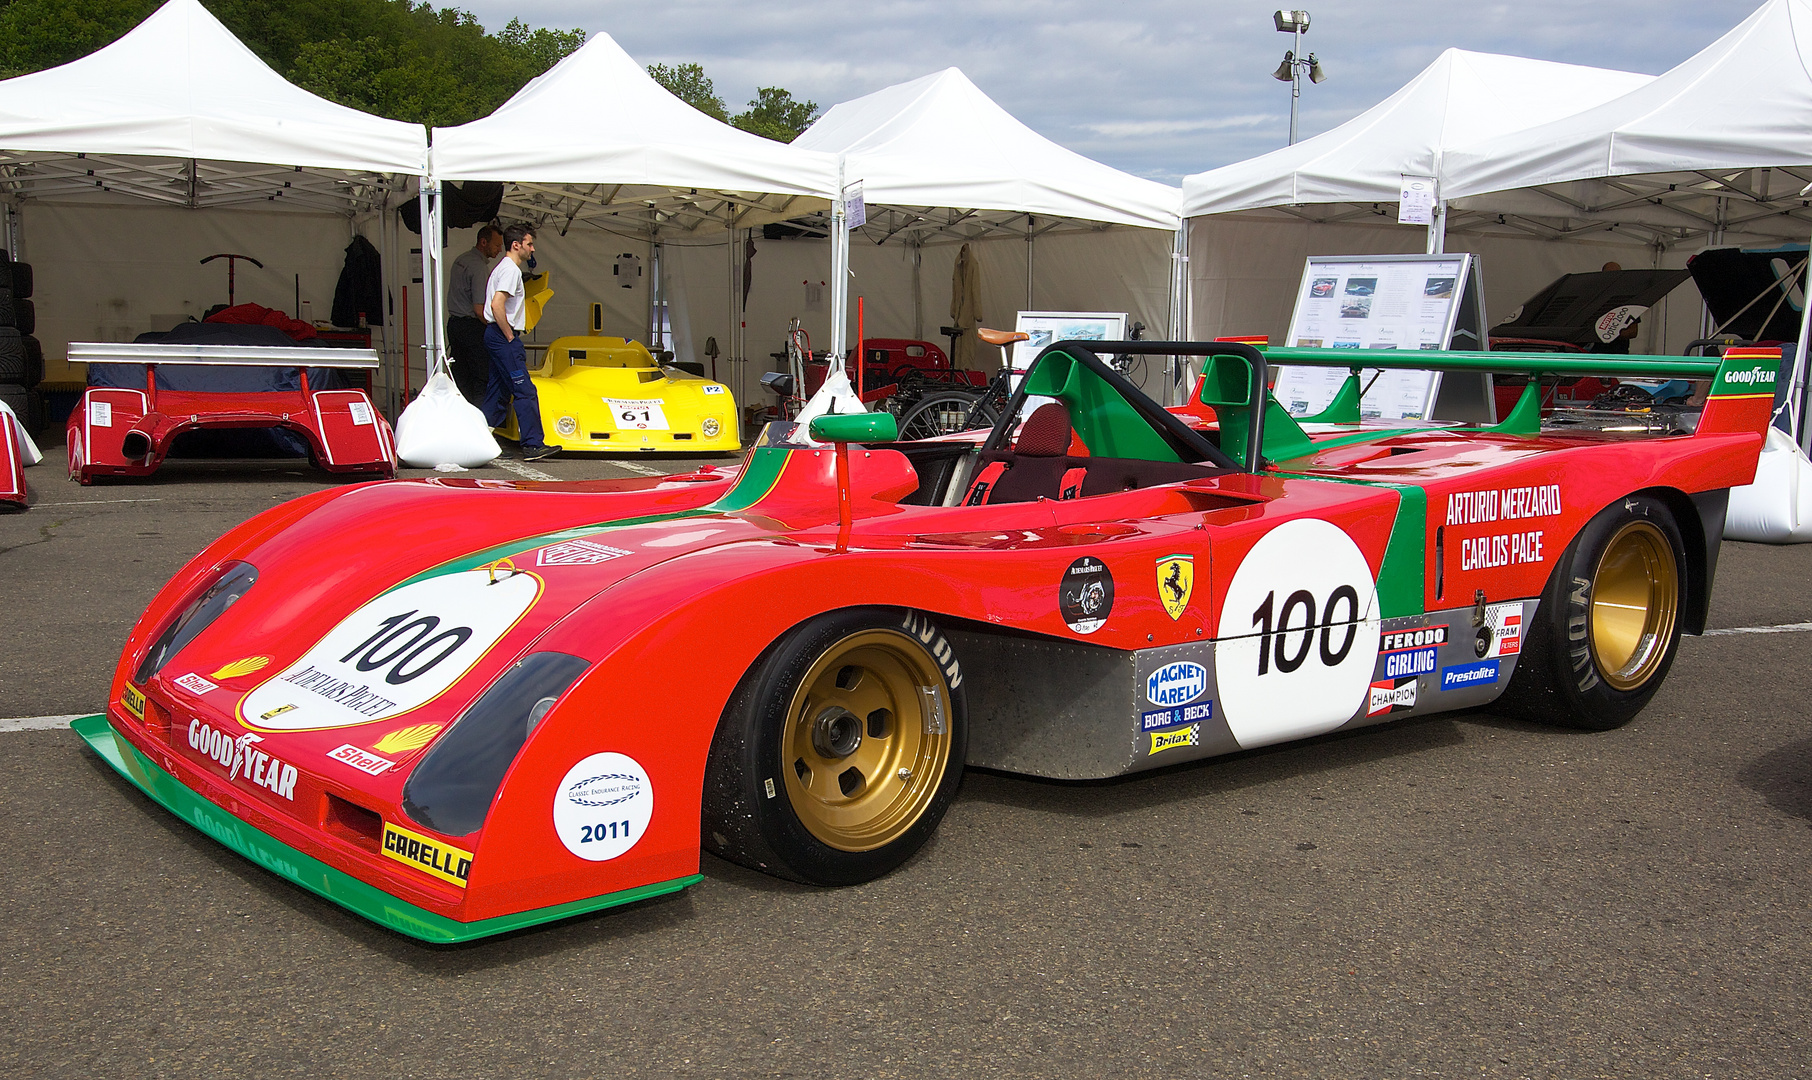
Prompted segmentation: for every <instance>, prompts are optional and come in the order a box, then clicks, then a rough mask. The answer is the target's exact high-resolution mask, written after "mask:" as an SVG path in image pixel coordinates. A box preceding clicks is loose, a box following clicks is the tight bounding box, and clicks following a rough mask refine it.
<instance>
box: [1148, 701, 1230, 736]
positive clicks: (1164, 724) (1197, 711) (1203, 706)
mask: <svg viewBox="0 0 1812 1080" xmlns="http://www.w3.org/2000/svg"><path fill="white" fill-rule="evenodd" d="M1212 719H1214V702H1212V701H1204V702H1201V703H1199V704H1195V705H1178V706H1177V707H1176V708H1174V709H1153V710H1152V711H1150V712H1142V713H1140V714H1139V730H1140V731H1158V730H1160V729H1163V728H1172V727H1176V726H1177V725H1178V724H1193V723H1197V722H1199V721H1202V720H1212Z"/></svg>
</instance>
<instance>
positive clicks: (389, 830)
mask: <svg viewBox="0 0 1812 1080" xmlns="http://www.w3.org/2000/svg"><path fill="white" fill-rule="evenodd" d="M384 855H385V856H386V857H388V858H392V859H395V860H396V861H397V862H400V863H405V864H407V865H409V866H413V867H415V868H416V869H417V870H420V871H421V872H422V873H424V874H428V875H430V876H432V877H437V878H439V879H441V880H442V881H445V882H449V883H451V884H454V885H457V886H459V887H460V888H462V889H463V888H465V887H466V877H467V876H468V875H470V874H471V872H472V853H471V852H469V851H461V850H460V849H458V848H456V847H454V846H453V845H451V844H449V843H447V842H446V841H444V840H436V839H434V838H432V837H428V836H423V835H422V834H421V833H418V832H410V831H409V830H408V829H403V828H399V827H397V826H395V825H392V824H390V823H389V822H388V821H386V822H384Z"/></svg>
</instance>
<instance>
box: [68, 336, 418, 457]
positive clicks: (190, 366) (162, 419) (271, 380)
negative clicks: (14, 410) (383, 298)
mask: <svg viewBox="0 0 1812 1080" xmlns="http://www.w3.org/2000/svg"><path fill="white" fill-rule="evenodd" d="M279 340H283V339H282V338H281V337H279ZM69 359H70V360H71V361H72V362H79V363H86V364H90V365H106V366H108V367H110V368H123V369H125V370H129V371H131V372H133V373H134V374H135V375H137V378H136V380H134V381H133V382H131V383H129V384H127V385H102V386H90V387H88V389H87V390H85V391H84V392H83V394H82V399H81V400H80V401H79V402H77V403H76V407H75V409H73V410H72V411H71V412H70V414H69V430H68V446H69V475H70V476H71V477H72V478H74V479H76V480H79V481H81V482H82V483H84V484H91V483H93V482H94V479H95V477H97V476H149V475H150V474H152V473H154V472H156V471H157V468H158V466H159V465H162V464H163V461H164V457H165V455H167V454H168V453H169V452H170V449H171V447H172V446H174V445H175V443H176V440H177V439H178V438H179V437H180V436H182V435H184V434H187V433H189V432H199V431H220V430H228V429H245V428H276V429H280V430H281V431H283V432H287V433H291V434H293V435H295V436H300V438H301V441H300V442H299V443H298V444H297V450H298V453H300V452H302V451H306V453H307V454H308V456H309V458H310V459H312V460H313V461H314V463H315V464H316V465H318V466H319V467H320V468H322V469H325V470H326V471H328V472H334V473H377V474H380V475H383V476H395V475H396V436H395V434H394V433H393V432H392V431H391V429H390V422H389V421H387V420H385V419H384V416H383V414H382V413H380V412H378V411H377V407H376V406H375V405H373V404H372V401H371V397H370V395H368V394H366V393H365V391H363V390H360V389H356V388H323V387H319V386H313V387H311V386H310V385H309V382H310V375H309V369H311V368H313V369H315V370H316V371H321V370H324V369H330V368H348V369H364V370H369V369H373V368H376V367H377V366H378V360H377V353H375V352H373V351H371V350H370V349H329V348H309V347H303V346H296V347H271V346H264V345H194V344H162V343H145V344H140V343H132V344H106V343H91V342H73V343H71V344H70V346H69ZM141 366H142V373H140V372H139V369H140V367H141ZM160 367H163V368H165V369H166V370H167V371H168V372H169V377H167V378H166V377H165V376H164V373H163V372H160V370H159V368H160ZM248 375H249V376H251V378H250V379H249V380H248V379H247V378H246V376H248ZM179 376H180V378H179ZM235 377H237V382H235ZM171 384H174V385H171ZM273 386H274V387H275V389H271V388H269V387H273Z"/></svg>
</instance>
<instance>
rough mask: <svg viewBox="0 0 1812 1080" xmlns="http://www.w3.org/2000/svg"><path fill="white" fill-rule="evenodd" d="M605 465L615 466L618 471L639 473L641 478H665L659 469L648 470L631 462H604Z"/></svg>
mask: <svg viewBox="0 0 1812 1080" xmlns="http://www.w3.org/2000/svg"><path fill="white" fill-rule="evenodd" d="M605 464H607V465H615V466H616V467H617V468H619V469H627V470H629V471H630V472H632V473H639V474H640V475H642V476H666V475H667V474H666V473H664V472H662V471H661V470H659V469H650V468H649V467H648V466H646V465H637V464H636V463H635V462H633V461H610V462H606V463H605Z"/></svg>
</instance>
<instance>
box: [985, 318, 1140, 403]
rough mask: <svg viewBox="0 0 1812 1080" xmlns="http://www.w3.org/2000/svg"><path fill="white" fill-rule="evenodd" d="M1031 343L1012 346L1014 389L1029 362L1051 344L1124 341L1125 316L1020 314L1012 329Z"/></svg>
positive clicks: (1028, 366)
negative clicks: (1057, 342) (1027, 336)
mask: <svg viewBox="0 0 1812 1080" xmlns="http://www.w3.org/2000/svg"><path fill="white" fill-rule="evenodd" d="M1013 328H1014V329H1015V330H1017V331H1019V332H1020V333H1022V334H1029V335H1031V337H1030V340H1027V341H1022V342H1020V343H1019V344H1017V345H1015V346H1013V376H1012V382H1013V385H1014V386H1018V385H1019V380H1020V378H1021V377H1022V376H1024V375H1025V373H1026V369H1028V368H1030V367H1031V366H1032V361H1033V360H1036V359H1037V358H1038V354H1039V353H1041V352H1043V351H1044V347H1045V346H1046V345H1049V344H1050V343H1051V342H1053V341H1125V340H1126V313H1125V312H1112V311H1022V312H1020V313H1019V319H1018V322H1017V323H1016V324H1015V325H1014V327H1013Z"/></svg>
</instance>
